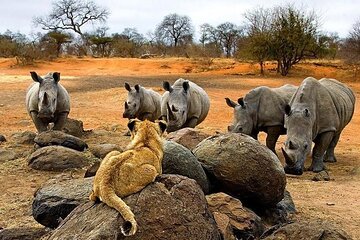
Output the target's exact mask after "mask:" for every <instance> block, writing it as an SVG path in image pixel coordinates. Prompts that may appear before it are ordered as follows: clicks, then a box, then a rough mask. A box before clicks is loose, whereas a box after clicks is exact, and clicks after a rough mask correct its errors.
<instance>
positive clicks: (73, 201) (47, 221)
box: [32, 178, 93, 228]
mask: <svg viewBox="0 0 360 240" xmlns="http://www.w3.org/2000/svg"><path fill="white" fill-rule="evenodd" d="M92 183H93V178H81V179H69V180H65V181H61V182H58V181H55V180H53V179H51V180H49V181H48V182H46V183H45V184H44V185H43V186H42V187H40V188H39V189H38V190H37V191H36V192H35V194H34V197H35V198H34V200H33V203H32V215H33V217H34V218H35V220H36V221H38V222H39V223H40V224H42V225H44V226H46V227H50V228H56V227H57V226H58V225H59V222H60V221H61V219H64V218H65V217H66V216H67V215H68V214H69V213H70V212H71V211H72V210H73V209H74V208H75V207H77V206H79V205H80V204H81V203H84V202H86V201H88V199H89V195H90V193H91V190H92Z"/></svg>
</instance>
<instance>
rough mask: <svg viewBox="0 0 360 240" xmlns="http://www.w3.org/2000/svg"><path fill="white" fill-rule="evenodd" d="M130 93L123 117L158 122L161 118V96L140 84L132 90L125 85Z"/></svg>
mask: <svg viewBox="0 0 360 240" xmlns="http://www.w3.org/2000/svg"><path fill="white" fill-rule="evenodd" d="M125 89H126V90H127V91H128V97H127V100H126V101H125V103H124V113H123V117H124V118H128V119H132V118H138V119H139V120H142V121H143V120H145V119H147V120H150V121H155V120H158V119H159V118H160V116H161V95H160V94H159V93H157V92H155V91H154V90H152V89H146V88H144V87H142V86H140V85H138V84H136V85H135V86H134V88H131V86H130V85H129V84H128V83H125Z"/></svg>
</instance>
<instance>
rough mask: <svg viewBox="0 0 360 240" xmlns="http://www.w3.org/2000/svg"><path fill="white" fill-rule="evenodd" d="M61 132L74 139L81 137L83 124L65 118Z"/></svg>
mask: <svg viewBox="0 0 360 240" xmlns="http://www.w3.org/2000/svg"><path fill="white" fill-rule="evenodd" d="M63 131H64V132H65V133H68V134H70V135H73V136H75V137H81V136H82V135H83V134H84V132H85V131H84V124H83V122H82V121H80V120H76V119H71V118H67V119H66V122H65V125H64V128H63Z"/></svg>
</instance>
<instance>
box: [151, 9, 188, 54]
mask: <svg viewBox="0 0 360 240" xmlns="http://www.w3.org/2000/svg"><path fill="white" fill-rule="evenodd" d="M155 35H156V37H157V38H158V39H159V40H160V41H162V42H164V43H166V44H168V45H170V46H174V47H175V48H176V47H177V46H179V45H181V44H185V43H188V42H191V41H192V38H193V35H194V27H193V25H192V24H191V20H190V18H189V17H188V16H180V15H178V14H176V13H173V14H169V15H167V16H165V17H164V19H163V21H162V22H161V23H160V24H159V25H158V26H157V27H156V30H155Z"/></svg>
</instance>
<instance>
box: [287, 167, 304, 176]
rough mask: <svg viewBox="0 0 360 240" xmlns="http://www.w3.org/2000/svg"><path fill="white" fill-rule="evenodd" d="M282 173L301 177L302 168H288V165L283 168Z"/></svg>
mask: <svg viewBox="0 0 360 240" xmlns="http://www.w3.org/2000/svg"><path fill="white" fill-rule="evenodd" d="M284 171H285V173H286V174H291V175H302V174H303V170H302V168H298V167H289V166H288V165H286V166H285V167H284Z"/></svg>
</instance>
